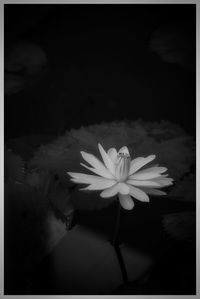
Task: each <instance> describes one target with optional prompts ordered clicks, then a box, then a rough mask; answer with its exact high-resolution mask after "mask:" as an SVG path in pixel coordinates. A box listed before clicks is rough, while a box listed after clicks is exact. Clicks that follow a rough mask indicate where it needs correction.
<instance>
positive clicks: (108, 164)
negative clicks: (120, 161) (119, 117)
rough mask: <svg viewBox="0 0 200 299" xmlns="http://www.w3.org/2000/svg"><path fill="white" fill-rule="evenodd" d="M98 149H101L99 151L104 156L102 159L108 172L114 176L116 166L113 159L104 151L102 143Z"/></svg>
mask: <svg viewBox="0 0 200 299" xmlns="http://www.w3.org/2000/svg"><path fill="white" fill-rule="evenodd" d="M98 147H99V151H100V154H101V156H102V159H103V161H104V164H105V165H106V167H107V168H108V170H109V171H110V172H111V173H112V174H113V175H114V174H115V165H114V163H113V161H112V159H111V158H110V156H109V155H108V154H107V153H106V152H105V150H104V149H103V147H102V146H101V144H100V143H99V144H98Z"/></svg>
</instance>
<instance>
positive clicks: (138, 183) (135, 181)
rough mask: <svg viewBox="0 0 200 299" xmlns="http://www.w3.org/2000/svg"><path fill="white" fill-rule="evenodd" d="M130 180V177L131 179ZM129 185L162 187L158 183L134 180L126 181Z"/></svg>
mask: <svg viewBox="0 0 200 299" xmlns="http://www.w3.org/2000/svg"><path fill="white" fill-rule="evenodd" d="M129 178H130V177H129ZM126 183H127V184H130V185H133V186H144V187H162V185H161V183H159V182H157V181H147V180H146V181H145V180H144V181H141V180H132V179H128V180H127V181H126Z"/></svg>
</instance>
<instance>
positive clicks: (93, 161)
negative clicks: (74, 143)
mask: <svg viewBox="0 0 200 299" xmlns="http://www.w3.org/2000/svg"><path fill="white" fill-rule="evenodd" d="M81 155H82V157H83V159H84V160H85V161H86V162H88V163H89V164H90V165H92V167H94V169H95V170H96V171H98V174H99V175H101V176H103V177H105V178H108V179H112V178H113V175H112V174H111V173H110V172H109V170H108V169H107V168H106V167H105V166H104V165H103V163H102V162H101V161H100V160H99V159H97V158H96V157H95V156H94V155H92V154H88V153H85V152H81ZM84 167H86V168H87V166H86V165H84ZM88 169H89V170H91V168H88ZM93 172H94V171H93ZM96 173H97V172H96Z"/></svg>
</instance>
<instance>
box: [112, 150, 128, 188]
mask: <svg viewBox="0 0 200 299" xmlns="http://www.w3.org/2000/svg"><path fill="white" fill-rule="evenodd" d="M129 169H130V155H129V154H128V153H119V154H118V155H117V159H116V168H115V177H116V179H117V180H118V181H120V182H123V181H126V179H127V177H128V174H129Z"/></svg>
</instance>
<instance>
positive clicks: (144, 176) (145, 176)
mask: <svg viewBox="0 0 200 299" xmlns="http://www.w3.org/2000/svg"><path fill="white" fill-rule="evenodd" d="M165 171H167V168H166V167H150V168H147V169H144V170H140V171H138V172H136V173H134V174H132V175H131V176H129V178H130V179H133V180H149V179H154V178H157V177H160V174H161V173H163V172H165Z"/></svg>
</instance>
